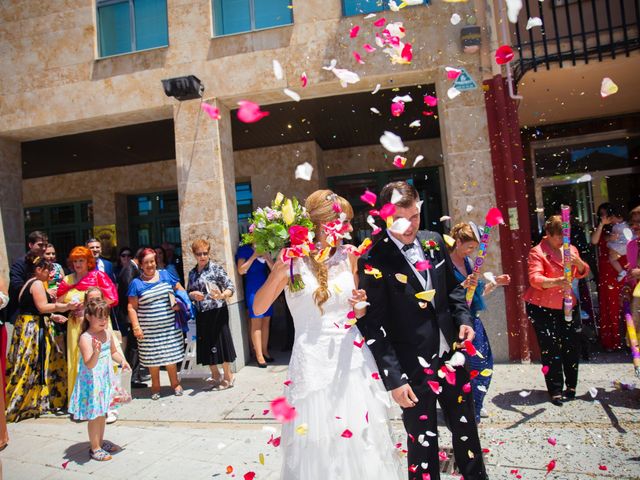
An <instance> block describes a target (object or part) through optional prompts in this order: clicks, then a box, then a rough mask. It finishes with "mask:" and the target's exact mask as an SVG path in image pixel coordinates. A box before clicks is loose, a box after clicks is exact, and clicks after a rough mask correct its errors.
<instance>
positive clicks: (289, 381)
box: [284, 380, 292, 387]
mask: <svg viewBox="0 0 640 480" xmlns="http://www.w3.org/2000/svg"><path fill="white" fill-rule="evenodd" d="M291 383H292V382H291V380H285V381H284V385H285V386H286V387H288V386H289V385H291Z"/></svg>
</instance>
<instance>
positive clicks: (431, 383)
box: [427, 380, 440, 395]
mask: <svg viewBox="0 0 640 480" xmlns="http://www.w3.org/2000/svg"><path fill="white" fill-rule="evenodd" d="M427 384H428V385H429V387H431V390H433V393H435V394H436V395H438V394H439V393H440V384H439V383H438V382H436V381H434V380H429V381H428V382H427Z"/></svg>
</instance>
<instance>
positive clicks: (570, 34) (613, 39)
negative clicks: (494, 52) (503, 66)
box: [513, 0, 640, 82]
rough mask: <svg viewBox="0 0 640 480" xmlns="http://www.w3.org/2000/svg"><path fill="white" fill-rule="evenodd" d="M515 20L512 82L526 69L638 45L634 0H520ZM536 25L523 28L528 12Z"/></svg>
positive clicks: (626, 51)
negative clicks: (536, 19) (519, 8)
mask: <svg viewBox="0 0 640 480" xmlns="http://www.w3.org/2000/svg"><path fill="white" fill-rule="evenodd" d="M523 3H524V5H523V8H522V10H521V11H520V14H519V17H518V23H517V24H516V25H515V32H513V33H514V39H515V46H516V47H517V51H518V53H519V57H520V58H519V60H517V61H516V62H514V63H513V67H514V76H515V79H516V82H517V81H518V80H520V79H521V78H522V77H523V75H524V74H525V73H526V72H528V71H529V70H533V71H537V70H538V68H540V67H541V66H544V67H546V69H547V70H549V69H550V68H551V66H552V65H558V66H559V67H560V68H562V67H563V66H564V65H566V64H570V65H576V63H577V62H584V63H589V62H590V61H595V60H596V59H597V61H599V62H601V61H602V60H603V59H604V58H614V59H615V58H616V56H619V55H625V56H629V55H630V53H631V51H633V50H636V49H638V48H640V40H639V38H638V30H639V25H640V0H547V1H545V2H541V1H539V0H524V2H523ZM532 17H538V18H540V20H541V21H542V26H540V27H533V28H530V29H527V28H526V27H527V22H528V20H529V18H532Z"/></svg>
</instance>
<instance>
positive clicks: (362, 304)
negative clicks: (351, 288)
mask: <svg viewBox="0 0 640 480" xmlns="http://www.w3.org/2000/svg"><path fill="white" fill-rule="evenodd" d="M369 305H371V304H370V303H369V302H358V303H356V304H355V305H354V306H353V308H355V309H357V310H361V309H363V308H366V307H368V306H369Z"/></svg>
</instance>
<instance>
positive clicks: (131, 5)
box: [95, 0, 169, 60]
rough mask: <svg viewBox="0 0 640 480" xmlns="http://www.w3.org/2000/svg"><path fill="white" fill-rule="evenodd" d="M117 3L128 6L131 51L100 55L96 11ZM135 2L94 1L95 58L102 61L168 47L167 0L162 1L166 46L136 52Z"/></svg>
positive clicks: (131, 0) (100, 48)
mask: <svg viewBox="0 0 640 480" xmlns="http://www.w3.org/2000/svg"><path fill="white" fill-rule="evenodd" d="M118 3H127V4H129V35H130V36H131V50H129V51H127V52H121V53H114V54H112V55H102V45H101V43H100V14H99V12H98V10H99V9H100V8H101V7H109V6H111V5H117V4H118ZM134 3H135V0H96V10H95V12H96V44H97V47H98V48H97V58H98V59H99V60H102V59H104V58H113V57H120V56H122V55H131V54H132V53H139V52H148V51H149V50H156V49H158V48H167V47H169V8H168V6H167V0H164V8H165V10H166V12H167V29H166V30H167V44H166V45H157V46H155V47H150V48H143V49H140V50H138V48H137V45H136V9H135V7H134Z"/></svg>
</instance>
